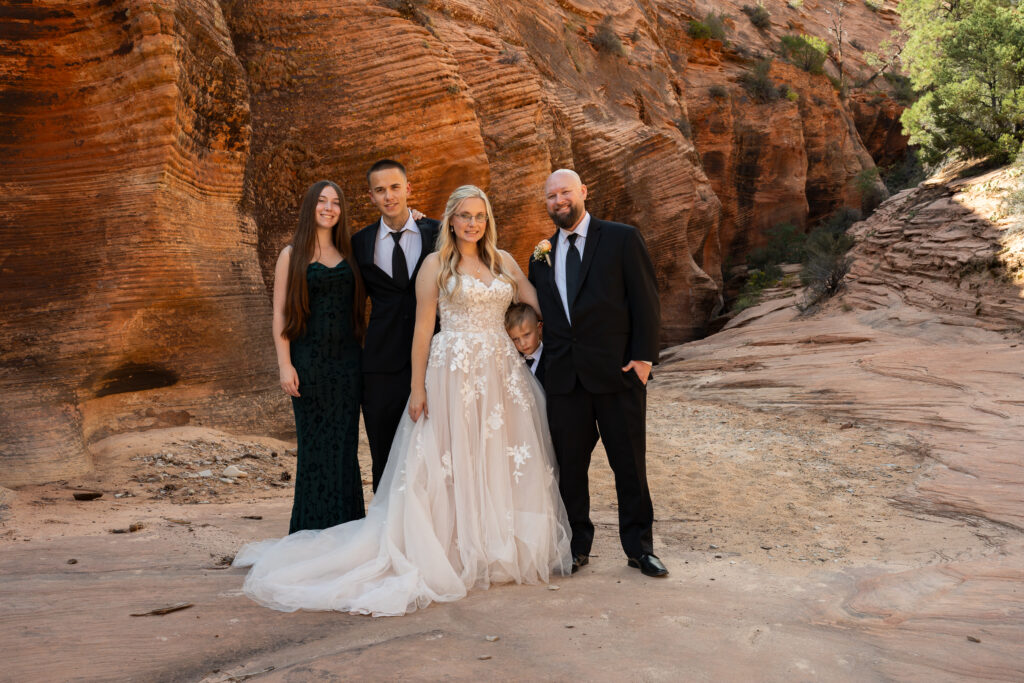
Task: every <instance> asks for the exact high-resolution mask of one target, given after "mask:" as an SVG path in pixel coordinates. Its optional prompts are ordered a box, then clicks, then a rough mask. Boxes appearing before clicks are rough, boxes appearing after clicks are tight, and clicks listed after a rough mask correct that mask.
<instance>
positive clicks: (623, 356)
mask: <svg viewBox="0 0 1024 683" xmlns="http://www.w3.org/2000/svg"><path fill="white" fill-rule="evenodd" d="M544 193H545V197H546V200H545V201H546V203H547V210H548V215H550V216H551V220H552V221H554V223H555V225H556V226H557V227H558V231H557V232H556V233H555V234H554V235H553V236H552V237H551V239H550V242H551V245H552V246H551V251H550V253H549V254H547V256H546V257H544V256H541V257H540V258H539V259H538V258H537V257H534V258H533V259H531V260H530V275H529V278H530V282H531V283H533V285H534V287H536V288H537V298H538V299H539V300H540V307H541V312H542V313H543V316H544V355H545V356H546V357H547V358H546V360H547V364H546V370H547V376H546V378H545V382H544V389H545V391H546V392H547V399H548V423H549V424H550V426H551V438H552V441H553V442H554V446H555V455H556V457H557V459H558V466H559V490H560V491H561V494H562V500H563V501H564V502H565V508H566V512H567V513H568V515H569V525H570V526H571V527H572V554H573V567H572V571H573V572H575V571H577V570H578V569H579V568H580V567H582V566H583V565H585V564H587V563H588V562H589V555H590V549H591V545H592V544H593V541H594V525H593V523H592V522H591V521H590V486H589V482H588V475H587V471H588V469H589V468H590V456H591V453H592V452H593V450H594V446H595V445H596V444H597V439H598V435H600V438H601V441H602V442H603V443H604V447H605V451H607V453H608V462H609V464H610V465H611V468H612V471H613V472H614V473H615V492H616V495H617V497H618V508H619V538H620V540H621V542H622V548H623V550H625V551H626V557H627V559H628V562H627V563H628V565H629V566H630V567H635V568H636V569H639V570H640V571H641V572H642V573H644V574H645V575H647V576H665V575H667V574H668V569H666V568H665V565H664V564H662V562H661V560H660V559H658V557H657V556H656V555H655V554H654V543H653V538H652V532H651V527H652V525H653V523H654V508H653V506H652V504H651V496H650V492H649V491H648V488H647V469H646V461H645V458H646V455H645V454H646V419H647V379H648V377H649V376H650V372H651V364H652V363H653V362H654V361H655V360H657V358H658V327H659V324H660V306H659V302H658V289H657V285H656V283H655V280H654V268H653V266H652V265H651V259H650V257H649V256H648V254H647V247H646V246H645V245H644V241H643V238H641V236H640V233H639V232H638V231H637V230H636V228H634V227H632V226H629V225H623V224H621V223H612V222H608V221H602V220H598V219H596V218H593V217H591V215H590V214H589V213H587V211H586V208H585V207H584V201H585V200H586V198H587V186H586V185H584V184H583V183H582V182H581V181H580V177H579V176H578V175H577V174H576V172H575V171H570V170H567V169H561V170H558V171H555V172H554V173H552V174H551V175H550V176H549V177H548V180H547V182H546V183H545V186H544Z"/></svg>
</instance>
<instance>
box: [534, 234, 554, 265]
mask: <svg viewBox="0 0 1024 683" xmlns="http://www.w3.org/2000/svg"><path fill="white" fill-rule="evenodd" d="M549 254H551V242H548V241H547V240H541V241H540V242H538V243H537V246H535V247H534V248H533V260H534V261H544V263H546V264H548V265H549V266H550V265H551V256H549Z"/></svg>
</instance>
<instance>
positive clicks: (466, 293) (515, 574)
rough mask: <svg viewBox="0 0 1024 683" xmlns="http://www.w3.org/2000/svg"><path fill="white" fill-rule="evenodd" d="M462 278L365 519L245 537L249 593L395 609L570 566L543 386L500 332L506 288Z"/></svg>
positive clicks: (385, 611) (273, 601) (282, 601)
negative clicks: (420, 410)
mask: <svg viewBox="0 0 1024 683" xmlns="http://www.w3.org/2000/svg"><path fill="white" fill-rule="evenodd" d="M461 281H462V286H461V287H460V288H459V290H458V291H457V292H455V294H454V295H453V296H452V297H450V298H446V297H444V296H443V295H442V297H441V298H440V300H439V302H438V308H439V311H440V317H441V331H440V332H439V333H438V334H437V335H435V336H434V338H433V340H432V341H431V344H430V356H429V361H428V364H427V374H426V389H427V410H428V412H429V418H426V419H424V418H423V417H421V418H420V419H419V421H418V422H413V421H412V419H411V418H410V417H409V416H408V414H406V415H405V417H404V418H402V422H401V424H400V425H399V427H398V432H397V434H396V435H395V441H394V445H393V446H392V448H391V454H390V457H389V458H388V464H387V468H386V469H385V470H384V475H383V477H382V479H381V482H380V486H379V487H378V489H377V494H376V496H375V497H374V499H373V501H372V502H371V503H370V506H369V508H368V509H367V514H366V517H365V518H364V519H360V520H355V521H352V522H348V523H346V524H341V525H339V526H335V527H331V528H330V529H325V530H323V531H300V532H298V533H295V534H292V535H290V536H287V537H285V538H283V539H280V540H269V541H262V542H259V543H251V544H249V545H247V546H245V547H244V548H242V550H241V551H240V552H239V553H238V555H237V556H236V558H235V562H234V564H235V565H236V566H250V565H251V566H252V570H251V571H250V572H249V575H248V577H247V578H246V580H245V586H244V590H245V593H246V594H247V595H249V596H250V597H252V598H253V599H254V600H257V601H258V602H260V603H262V604H264V605H266V606H267V607H272V608H274V609H278V610H283V611H294V610H297V609H310V610H338V611H342V612H353V613H361V614H372V615H375V616H395V615H401V614H406V613H408V612H412V611H413V610H415V609H417V608H422V607H425V606H426V605H428V604H429V603H431V602H432V601H451V600H458V599H459V598H462V597H464V596H465V595H466V592H467V591H468V590H469V589H471V588H486V587H487V586H489V585H490V584H492V583H502V582H510V581H514V582H517V583H535V582H538V581H547V580H548V578H549V577H550V576H551V574H552V573H558V574H567V573H568V572H569V570H570V567H571V562H572V559H571V553H570V550H569V534H570V532H569V525H568V521H567V519H566V514H565V508H564V507H563V505H562V500H561V498H560V497H559V494H558V484H557V481H556V473H555V460H554V450H553V448H552V446H551V437H550V435H549V433H548V427H547V420H546V417H545V407H544V394H543V391H542V390H541V388H540V386H539V385H538V383H537V382H536V381H535V380H534V378H533V377H532V376H531V375H530V371H529V369H528V368H527V367H526V365H525V364H524V363H523V361H522V358H521V357H520V355H519V353H518V352H517V351H516V349H515V346H513V344H512V341H511V340H510V339H509V337H508V335H507V334H506V333H505V328H504V315H505V309H506V308H507V307H508V305H509V303H510V302H511V299H512V287H511V285H509V284H508V283H506V282H503V281H501V280H498V279H495V280H494V281H493V282H492V283H491V284H490V285H489V286H488V285H485V284H484V283H483V282H481V281H480V280H477V279H475V278H472V277H468V276H461ZM452 284H454V280H453V281H451V282H450V283H449V288H451V285H452Z"/></svg>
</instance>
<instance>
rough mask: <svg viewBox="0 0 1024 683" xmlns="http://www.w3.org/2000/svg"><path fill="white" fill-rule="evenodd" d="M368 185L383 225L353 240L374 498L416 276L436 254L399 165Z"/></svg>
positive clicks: (398, 408) (375, 170)
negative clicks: (363, 298)
mask: <svg viewBox="0 0 1024 683" xmlns="http://www.w3.org/2000/svg"><path fill="white" fill-rule="evenodd" d="M366 181H367V183H368V184H369V188H370V201H371V202H373V205H374V206H376V207H377V209H378V210H379V211H380V213H381V218H380V220H379V221H376V222H374V223H372V224H370V225H368V226H366V227H365V228H363V229H362V230H360V231H359V232H357V233H356V234H355V235H353V236H352V252H353V254H355V258H356V262H357V263H358V264H359V269H360V270H361V271H362V274H363V281H364V283H365V285H366V293H367V294H368V295H369V297H370V306H371V310H370V323H369V325H368V326H367V328H366V343H365V346H364V349H363V401H362V404H363V423H364V424H365V425H366V438H367V440H368V441H369V442H370V457H371V459H372V461H373V490H374V491H376V490H377V485H378V484H379V483H380V478H381V475H382V474H383V473H384V465H385V464H386V463H387V459H388V453H389V452H390V451H391V442H392V441H393V440H394V438H395V431H396V430H397V429H398V423H399V421H401V419H402V413H403V412H404V410H405V404H406V401H408V399H409V387H410V384H411V383H412V366H411V364H410V352H411V350H412V333H413V327H414V324H415V321H416V275H417V273H418V272H419V268H420V264H422V263H423V259H424V258H425V257H426V255H427V254H429V253H430V252H431V251H433V250H434V243H435V241H436V240H437V228H438V222H437V221H435V220H432V219H430V218H420V219H419V220H414V219H413V217H412V214H411V213H410V211H409V206H408V201H409V196H410V194H411V193H412V185H411V184H410V183H409V180H408V177H407V176H406V172H405V167H404V166H402V164H400V163H398V162H397V161H393V160H391V159H382V160H380V161H378V162H377V163H375V164H374V165H373V166H371V167H370V170H369V171H367V173H366Z"/></svg>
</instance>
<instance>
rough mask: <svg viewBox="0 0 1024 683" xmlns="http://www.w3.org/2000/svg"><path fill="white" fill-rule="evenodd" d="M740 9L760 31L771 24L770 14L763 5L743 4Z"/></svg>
mask: <svg viewBox="0 0 1024 683" xmlns="http://www.w3.org/2000/svg"><path fill="white" fill-rule="evenodd" d="M742 11H743V13H744V14H746V15H747V18H748V19H750V23H751V24H753V25H754V26H755V27H757V28H759V29H761V30H762V31H764V30H766V29H768V28H769V27H770V26H771V25H772V15H771V13H770V12H768V10H767V9H765V7H764V5H761V4H757V5H744V6H743V10H742Z"/></svg>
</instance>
